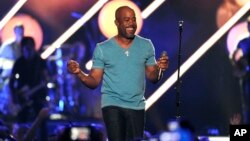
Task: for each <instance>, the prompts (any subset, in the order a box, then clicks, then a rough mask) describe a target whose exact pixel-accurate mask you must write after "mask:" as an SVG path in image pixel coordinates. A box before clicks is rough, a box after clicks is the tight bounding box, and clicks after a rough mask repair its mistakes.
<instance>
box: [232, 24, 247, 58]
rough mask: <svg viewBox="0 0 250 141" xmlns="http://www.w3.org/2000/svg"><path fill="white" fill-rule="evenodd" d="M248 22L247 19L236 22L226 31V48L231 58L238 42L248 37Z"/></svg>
mask: <svg viewBox="0 0 250 141" xmlns="http://www.w3.org/2000/svg"><path fill="white" fill-rule="evenodd" d="M249 36H250V34H249V31H248V23H247V21H245V22H241V23H238V24H236V25H235V26H234V27H232V28H231V30H230V31H229V33H228V36H227V50H228V52H229V57H230V58H232V55H233V53H234V51H235V50H236V49H237V46H238V43H239V42H240V41H241V40H242V39H244V38H246V37H249Z"/></svg>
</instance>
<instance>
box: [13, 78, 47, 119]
mask: <svg viewBox="0 0 250 141" xmlns="http://www.w3.org/2000/svg"><path fill="white" fill-rule="evenodd" d="M45 86H46V83H45V82H42V83H40V84H38V85H36V86H35V87H33V88H31V89H30V88H29V87H28V86H27V85H25V86H23V87H22V88H21V89H20V90H19V91H17V93H16V95H17V96H18V98H20V99H19V100H20V101H21V102H19V103H18V104H15V106H14V108H13V110H14V111H13V114H14V115H17V114H18V113H19V112H20V111H22V110H23V109H24V108H26V107H29V106H31V105H32V104H33V100H32V99H31V97H32V96H33V95H34V94H36V92H37V91H38V90H40V89H42V88H44V87H45Z"/></svg>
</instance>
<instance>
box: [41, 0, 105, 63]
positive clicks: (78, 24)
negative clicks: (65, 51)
mask: <svg viewBox="0 0 250 141" xmlns="http://www.w3.org/2000/svg"><path fill="white" fill-rule="evenodd" d="M107 1H108V0H99V1H98V2H97V3H95V5H94V6H92V7H91V8H90V9H89V10H88V11H87V12H86V13H85V14H84V15H83V16H82V17H81V18H80V19H79V20H77V21H76V22H75V23H74V24H73V25H72V26H71V27H70V28H69V29H68V30H67V31H65V32H64V33H63V34H62V35H61V36H60V37H59V38H58V39H57V40H56V41H55V42H54V43H52V44H51V46H50V47H48V48H47V49H46V50H45V51H44V52H43V53H42V54H41V58H43V59H46V58H48V57H49V56H50V55H51V54H52V53H53V52H54V51H55V50H56V48H59V47H61V45H62V44H63V43H64V42H65V41H66V40H67V39H68V38H69V37H71V36H72V35H73V34H74V33H75V32H76V31H77V30H78V29H79V28H80V27H82V26H83V25H84V24H85V23H86V22H87V21H88V20H89V19H90V18H91V17H92V16H94V14H95V13H96V12H97V11H98V10H99V9H100V8H101V7H102V6H103V5H104V4H105V3H106V2H107Z"/></svg>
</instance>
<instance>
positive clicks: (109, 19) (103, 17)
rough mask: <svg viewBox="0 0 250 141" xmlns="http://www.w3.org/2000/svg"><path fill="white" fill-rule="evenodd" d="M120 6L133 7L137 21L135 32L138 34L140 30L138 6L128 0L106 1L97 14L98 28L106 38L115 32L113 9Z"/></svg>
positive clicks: (140, 19)
mask: <svg viewBox="0 0 250 141" xmlns="http://www.w3.org/2000/svg"><path fill="white" fill-rule="evenodd" d="M120 6H129V7H131V8H132V9H134V11H135V15H136V22H137V30H136V33H135V34H138V33H139V32H140V31H141V28H142V24H143V20H142V16H141V10H140V9H139V7H138V6H137V5H136V4H135V3H133V2H132V1H129V0H113V1H109V2H108V3H106V4H105V5H104V6H103V8H102V9H101V11H100V12H99V15H98V25H99V28H100V30H101V32H102V34H103V35H104V36H105V37H106V38H110V37H113V36H114V35H116V34H117V28H116V25H115V23H114V21H115V11H116V9H117V8H118V7H120Z"/></svg>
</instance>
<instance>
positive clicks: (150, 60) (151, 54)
mask: <svg viewBox="0 0 250 141" xmlns="http://www.w3.org/2000/svg"><path fill="white" fill-rule="evenodd" d="M147 46H148V53H147V60H146V65H147V66H151V65H155V64H156V60H155V48H154V45H153V43H152V42H151V40H149V42H148V43H147Z"/></svg>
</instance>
